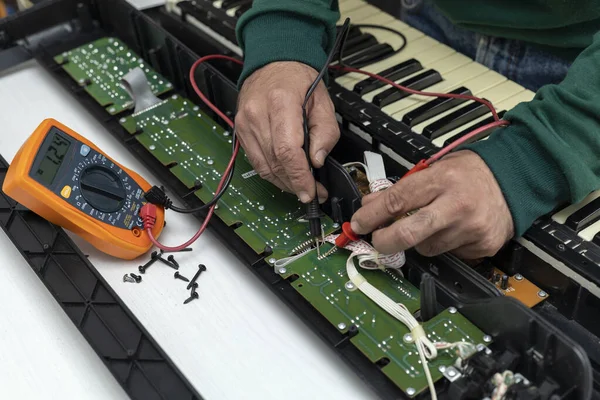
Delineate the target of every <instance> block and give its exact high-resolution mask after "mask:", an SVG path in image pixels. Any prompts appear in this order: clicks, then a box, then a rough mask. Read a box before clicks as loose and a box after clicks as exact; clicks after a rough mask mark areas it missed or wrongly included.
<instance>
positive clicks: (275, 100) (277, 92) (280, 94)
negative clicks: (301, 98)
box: [267, 88, 288, 106]
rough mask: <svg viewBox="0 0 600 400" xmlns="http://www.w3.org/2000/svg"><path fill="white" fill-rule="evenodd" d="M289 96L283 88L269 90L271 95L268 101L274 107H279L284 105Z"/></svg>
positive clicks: (268, 96)
mask: <svg viewBox="0 0 600 400" xmlns="http://www.w3.org/2000/svg"><path fill="white" fill-rule="evenodd" d="M287 96H288V93H287V90H285V89H282V88H274V89H271V90H269V94H268V95H267V101H268V102H269V104H270V105H272V106H279V105H281V104H282V103H283V101H284V100H285V99H286V98H287Z"/></svg>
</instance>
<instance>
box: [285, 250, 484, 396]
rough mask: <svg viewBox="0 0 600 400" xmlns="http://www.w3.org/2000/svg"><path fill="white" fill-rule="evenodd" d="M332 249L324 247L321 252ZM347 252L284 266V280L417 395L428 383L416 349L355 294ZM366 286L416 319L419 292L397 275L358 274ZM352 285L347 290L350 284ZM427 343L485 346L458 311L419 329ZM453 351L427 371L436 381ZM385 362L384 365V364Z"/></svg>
mask: <svg viewBox="0 0 600 400" xmlns="http://www.w3.org/2000/svg"><path fill="white" fill-rule="evenodd" d="M327 248H330V245H326V247H325V249H324V250H326V249H327ZM349 254H350V253H349V252H348V251H346V250H338V251H337V252H336V253H333V254H332V255H331V256H329V257H327V258H326V259H323V260H318V259H317V253H316V252H315V251H312V252H310V253H308V254H306V255H305V256H303V257H302V258H300V259H298V260H296V261H294V262H292V263H290V264H288V265H286V267H285V273H282V274H281V275H282V276H283V277H284V278H286V279H287V278H292V277H293V282H292V283H291V284H292V286H293V287H294V288H295V289H296V290H297V291H298V293H300V294H301V295H302V296H303V297H304V298H305V299H306V300H307V301H308V302H309V303H311V304H312V305H313V307H315V308H316V309H317V310H319V312H320V313H321V314H322V315H323V316H324V317H325V318H327V320H328V321H329V322H330V323H331V324H332V325H334V326H336V327H337V328H338V330H340V332H344V333H346V332H348V329H350V327H351V326H352V325H354V326H356V327H357V328H358V334H357V335H356V336H354V337H352V338H351V339H350V341H351V342H352V343H353V344H354V345H355V346H356V347H357V348H358V349H359V350H360V351H361V352H362V353H363V354H365V355H366V356H367V357H368V358H369V359H370V360H371V361H372V362H374V363H377V362H380V360H382V359H384V358H385V359H387V360H389V362H388V363H387V364H386V365H385V366H384V367H383V368H382V371H383V373H384V374H385V375H387V376H388V377H389V378H390V379H391V380H392V381H393V382H395V383H396V384H397V385H398V386H399V387H400V388H402V389H403V390H404V391H406V390H407V389H408V388H413V389H415V395H416V394H418V393H420V392H421V391H423V390H425V389H426V388H427V380H426V377H425V374H424V371H423V368H422V366H421V362H420V360H419V356H418V353H417V349H416V346H415V344H414V343H411V342H406V341H405V340H404V337H405V336H404V335H406V334H408V333H410V331H409V329H408V328H407V327H406V326H405V325H404V324H402V323H401V322H400V321H398V320H396V319H395V318H394V317H392V316H391V315H389V314H388V313H386V312H385V311H383V310H382V309H381V308H379V306H378V305H377V304H375V303H374V302H373V301H372V300H370V299H369V298H367V297H366V296H365V295H364V294H362V293H361V292H360V291H358V290H357V289H356V288H355V287H354V286H353V285H352V284H351V283H350V282H349V279H348V275H347V274H346V260H347V258H348V256H349ZM359 272H360V273H361V274H362V275H363V276H364V277H365V278H366V279H367V280H368V282H369V283H370V284H372V285H373V286H375V287H377V288H378V289H379V290H380V291H382V292H383V293H385V294H386V295H387V296H388V297H389V298H391V299H392V300H394V301H395V302H398V303H402V304H404V305H405V306H406V308H407V309H408V310H409V311H410V312H411V313H414V312H416V311H417V310H419V308H420V292H419V289H417V288H416V287H414V286H413V285H412V284H411V283H409V282H408V281H406V280H405V279H404V278H403V277H402V276H401V275H400V274H399V273H398V272H397V271H393V270H389V269H388V270H386V271H385V272H384V271H381V270H365V269H361V270H360V271H359ZM349 283H350V284H349ZM423 328H424V329H425V331H426V332H427V334H428V337H429V339H430V340H432V341H435V342H450V343H455V342H460V341H465V342H469V343H473V344H474V345H485V344H486V342H485V341H484V336H485V334H484V333H483V332H481V331H480V330H479V329H478V328H477V327H475V326H474V325H473V324H472V323H470V322H469V321H468V320H467V319H466V318H465V317H463V316H462V315H460V314H459V313H458V312H456V310H445V311H444V312H442V313H440V314H438V315H437V316H435V317H434V318H432V319H431V320H429V321H427V322H425V323H424V324H423ZM455 360H456V355H455V353H454V350H442V351H440V352H439V353H438V357H437V358H436V359H435V360H432V361H430V362H429V363H428V364H429V369H430V371H431V375H432V378H433V380H434V381H437V380H438V379H440V378H441V377H442V373H441V372H440V370H439V367H440V366H442V365H443V366H450V365H453V364H454V361H455ZM386 362H387V361H386Z"/></svg>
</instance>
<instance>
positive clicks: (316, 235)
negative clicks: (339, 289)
mask: <svg viewBox="0 0 600 400" xmlns="http://www.w3.org/2000/svg"><path fill="white" fill-rule="evenodd" d="M349 28H350V18H346V20H345V21H344V24H343V25H342V28H341V29H340V31H339V34H338V36H337V39H336V41H335V44H334V45H333V48H332V49H331V51H330V52H329V55H328V56H327V60H326V61H325V64H323V67H322V68H321V71H319V74H318V75H317V77H316V78H315V80H314V82H313V83H312V84H311V85H310V87H309V88H308V90H307V92H306V96H305V97H304V103H303V104H302V119H303V121H302V122H303V124H302V126H303V129H304V153H305V154H306V160H307V161H308V166H309V168H310V172H311V174H312V175H313V178H314V180H315V197H314V198H313V199H312V201H310V202H309V203H307V204H306V219H307V220H308V224H309V229H310V236H311V237H312V238H313V240H314V242H315V246H316V247H317V254H319V240H320V239H321V238H322V236H323V229H322V227H321V210H320V208H319V197H318V195H317V179H316V174H315V169H314V167H313V165H312V162H311V160H310V132H309V129H308V115H307V113H306V106H307V105H308V101H309V100H310V97H311V96H312V94H313V92H314V91H315V89H316V88H317V85H318V84H319V83H320V82H321V80H322V79H323V77H324V76H325V73H327V69H328V68H329V64H331V61H332V60H333V57H334V56H335V55H336V54H337V53H338V52H339V50H340V49H342V48H343V44H344V42H345V41H346V37H347V36H348V30H349ZM319 255H320V254H319Z"/></svg>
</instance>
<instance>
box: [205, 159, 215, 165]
mask: <svg viewBox="0 0 600 400" xmlns="http://www.w3.org/2000/svg"><path fill="white" fill-rule="evenodd" d="M206 163H207V164H208V165H213V164H214V163H215V162H214V161H213V160H208V161H207V162H206Z"/></svg>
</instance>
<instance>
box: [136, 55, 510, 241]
mask: <svg viewBox="0 0 600 400" xmlns="http://www.w3.org/2000/svg"><path fill="white" fill-rule="evenodd" d="M209 60H226V61H231V62H234V63H236V64H239V65H243V63H242V61H240V60H238V59H235V58H233V57H228V56H224V55H220V54H214V55H208V56H204V57H201V58H199V59H198V60H197V61H196V62H195V63H194V64H193V65H192V67H191V68H190V74H189V78H190V83H191V85H192V87H193V88H194V91H195V92H196V94H197V95H198V97H200V100H202V101H203V102H204V103H205V104H206V105H207V106H208V107H209V108H210V109H211V110H213V111H214V112H215V113H216V114H217V115H218V116H219V117H221V119H223V120H224V121H225V122H226V123H227V124H228V125H229V126H230V127H231V128H233V126H234V124H233V121H231V119H229V118H228V117H227V115H225V114H224V113H223V112H222V111H221V110H219V109H218V108H217V107H216V106H215V105H214V104H213V103H212V102H211V101H210V100H209V99H208V98H207V97H206V96H205V95H204V94H203V93H202V91H201V90H200V88H199V87H198V85H197V84H196V80H195V78H194V73H195V71H196V69H197V68H198V66H199V65H200V64H202V63H204V62H206V61H209ZM329 68H330V69H333V70H337V71H343V72H355V73H359V74H363V75H367V76H369V77H371V78H374V79H377V80H379V81H381V82H383V83H385V84H388V85H390V86H393V87H395V88H396V89H399V90H402V91H404V92H407V93H411V94H415V95H421V96H431V97H444V98H458V99H465V100H472V101H476V102H479V103H481V104H484V105H485V106H486V107H488V108H489V110H490V112H491V113H492V115H493V117H494V120H495V121H494V122H492V123H490V124H487V125H485V126H482V127H480V128H478V129H475V130H474V131H472V132H469V133H468V134H467V135H465V136H463V137H462V138H460V139H459V140H456V141H455V142H453V143H452V144H450V145H448V146H446V147H444V148H442V149H441V150H440V151H439V152H437V153H436V154H434V155H433V156H431V157H430V158H429V159H427V160H421V161H419V162H418V163H417V164H416V165H415V166H414V167H413V168H412V169H411V170H410V171H408V172H407V173H406V174H405V175H404V176H403V178H404V177H406V176H409V175H411V174H413V173H415V172H417V171H420V170H423V169H425V168H427V167H428V166H429V165H431V164H432V163H433V162H435V161H437V160H439V159H440V158H441V157H443V156H444V155H446V154H448V153H449V152H450V151H452V150H453V149H455V148H456V147H457V146H460V145H461V144H463V143H464V142H466V141H468V140H469V139H471V138H472V137H473V136H476V135H478V134H480V133H481V132H484V131H486V130H488V129H492V128H495V127H499V126H506V125H508V124H509V123H508V121H505V120H501V119H500V118H499V117H498V113H497V112H496V110H495V109H494V106H493V105H492V104H491V103H490V102H489V101H487V100H485V99H481V98H478V97H476V96H469V95H462V94H452V93H434V92H423V91H420V90H413V89H410V88H407V87H405V86H401V85H399V84H397V83H396V82H393V81H391V80H389V79H386V78H384V77H382V76H380V75H377V74H373V73H371V72H367V71H363V70H361V69H357V68H352V67H346V66H343V67H342V66H337V65H332V66H330V67H329ZM239 147H240V144H239V141H238V142H237V143H236V145H235V149H234V152H233V154H232V156H231V160H230V161H229V164H228V166H227V168H226V169H225V171H224V173H223V175H222V177H221V181H220V182H219V186H218V188H217V190H216V191H215V193H218V192H219V191H220V190H221V188H222V186H223V184H224V183H225V181H226V179H227V175H228V174H229V171H230V170H231V168H232V167H233V165H234V163H235V158H236V156H237V154H238V152H239ZM215 206H216V204H215V205H213V206H211V207H210V208H209V209H208V214H207V215H206V217H205V218H204V222H203V223H202V226H201V227H200V229H199V230H198V232H196V234H195V235H194V236H193V237H192V238H191V239H190V240H188V241H187V242H186V243H184V244H182V245H180V246H176V247H168V246H165V245H163V244H161V243H159V242H158V241H157V240H156V238H155V237H154V236H153V234H152V230H151V229H148V228H147V227H146V223H145V224H144V225H145V226H144V228H146V232H147V233H148V236H149V238H150V240H151V241H152V243H154V245H155V246H157V247H158V248H160V249H162V250H164V251H181V250H182V249H184V248H186V247H188V246H189V245H191V244H192V243H194V242H195V241H196V240H197V239H198V238H199V237H200V235H201V234H202V233H203V232H204V231H205V230H206V227H207V226H208V223H209V221H210V219H211V217H212V215H213V213H214V209H215ZM146 211H147V212H148V211H149V210H148V209H146ZM150 224H151V218H150V219H149V220H148V226H149V225H150ZM152 224H153V223H152ZM346 224H348V225H347V228H346V231H345V232H344V231H343V228H342V234H341V235H344V237H346V239H344V240H348V241H350V240H352V239H350V238H351V237H358V236H357V235H356V234H355V233H354V232H352V229H350V224H349V223H346ZM352 235H354V236H352ZM346 243H347V242H346ZM338 247H343V246H338Z"/></svg>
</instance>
